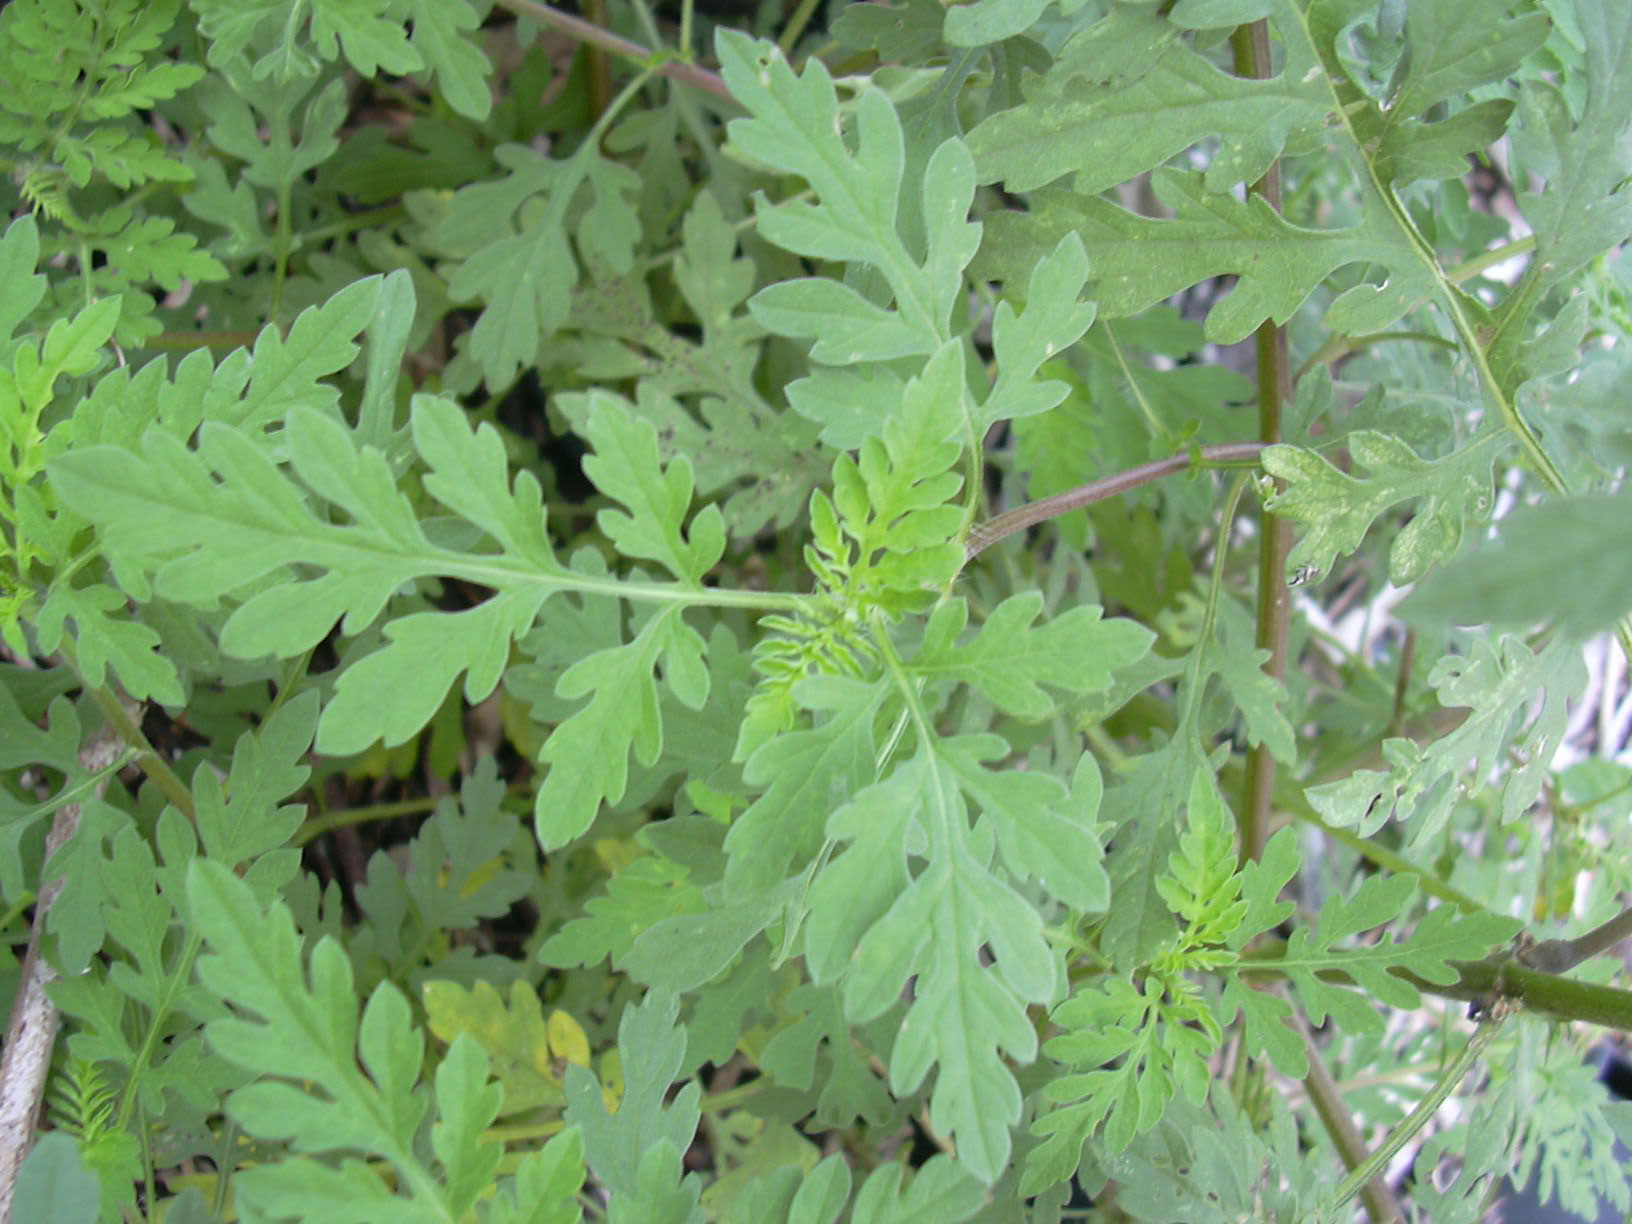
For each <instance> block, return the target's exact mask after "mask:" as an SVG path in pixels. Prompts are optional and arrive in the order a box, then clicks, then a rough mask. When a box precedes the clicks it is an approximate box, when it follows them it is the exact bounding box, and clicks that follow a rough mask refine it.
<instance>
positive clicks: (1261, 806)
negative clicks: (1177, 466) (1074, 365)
mask: <svg viewBox="0 0 1632 1224" xmlns="http://www.w3.org/2000/svg"><path fill="white" fill-rule="evenodd" d="M1233 46H1234V51H1235V71H1236V73H1237V75H1239V76H1244V77H1251V78H1255V79H1259V80H1262V79H1264V78H1267V77H1269V76H1271V75H1272V74H1273V72H1274V62H1273V59H1272V54H1271V50H1270V45H1269V22H1268V21H1254V22H1253V23H1252V24H1250V25H1244V26H1240V27H1238V28H1237V29H1236V31H1235V34H1234V38H1233ZM1250 190H1251V193H1252V194H1253V195H1255V196H1258V197H1259V198H1260V199H1262V200H1263V201H1264V203H1266V204H1268V205H1269V207H1270V208H1271V209H1273V210H1274V211H1275V212H1277V213H1279V212H1280V211H1281V164H1280V161H1279V160H1276V161H1274V162H1271V163H1270V166H1269V169H1268V170H1266V171H1264V176H1263V178H1261V179H1259V180H1258V181H1257V182H1256V183H1254V184H1253V185H1252V187H1251V189H1250ZM1256 345H1257V366H1258V438H1259V440H1260V441H1262V442H1263V443H1264V444H1265V445H1266V446H1268V445H1273V444H1274V443H1277V442H1280V441H1281V440H1282V428H1281V415H1282V409H1283V407H1284V406H1285V405H1286V404H1289V403H1291V401H1292V394H1293V392H1292V359H1291V356H1290V354H1289V352H1288V349H1287V340H1286V329H1285V328H1284V327H1280V326H1277V325H1276V323H1275V321H1274V320H1273V319H1265V320H1264V321H1263V323H1262V324H1261V325H1260V326H1259V328H1258V333H1257V337H1256ZM1284 487H1285V485H1284V482H1280V481H1277V482H1276V488H1277V490H1280V489H1284ZM1260 521H1261V523H1262V527H1263V534H1262V536H1261V542H1260V545H1259V549H1258V615H1257V645H1258V649H1260V650H1267V651H1268V652H1269V657H1268V658H1266V659H1265V660H1264V667H1263V671H1264V674H1265V675H1266V676H1268V677H1269V678H1270V679H1271V680H1273V681H1274V682H1275V684H1276V685H1277V687H1279V686H1280V685H1281V684H1283V683H1284V682H1285V680H1286V639H1287V634H1288V632H1289V624H1290V612H1291V606H1292V601H1291V596H1290V595H1289V593H1288V591H1287V587H1286V582H1285V581H1284V577H1283V576H1284V575H1285V573H1286V558H1287V554H1288V553H1289V552H1290V551H1291V549H1292V524H1291V523H1290V522H1289V521H1288V520H1286V519H1283V518H1281V517H1280V516H1279V515H1276V514H1268V513H1265V514H1264V515H1262V516H1261V519H1260ZM1274 798H1275V757H1274V754H1273V753H1271V752H1270V750H1269V747H1268V746H1267V745H1266V744H1263V743H1259V744H1254V745H1252V746H1251V747H1249V748H1248V749H1247V777H1246V787H1245V790H1244V791H1243V793H1242V796H1241V810H1240V812H1239V813H1238V815H1237V822H1238V824H1239V826H1240V830H1241V850H1240V854H1241V862H1242V863H1243V864H1245V863H1247V862H1250V861H1253V860H1255V859H1257V858H1258V857H1259V856H1260V855H1261V854H1262V853H1263V849H1264V843H1265V842H1266V841H1267V840H1268V832H1267V830H1268V828H1269V819H1270V809H1271V807H1272V806H1273V803H1274Z"/></svg>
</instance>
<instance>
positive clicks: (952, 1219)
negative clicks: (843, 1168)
mask: <svg viewBox="0 0 1632 1224" xmlns="http://www.w3.org/2000/svg"><path fill="white" fill-rule="evenodd" d="M901 1179H902V1170H901V1168H900V1166H898V1165H895V1164H893V1163H892V1164H889V1165H886V1166H883V1167H881V1168H878V1169H874V1170H873V1172H872V1173H871V1174H869V1175H868V1177H867V1180H866V1181H865V1182H863V1183H862V1184H861V1190H860V1191H859V1192H858V1193H857V1194H856V1206H855V1211H854V1213H853V1214H852V1215H851V1219H852V1220H853V1221H854V1222H855V1224H911V1222H912V1221H914V1220H944V1221H946V1224H957V1222H958V1221H960V1220H967V1219H970V1218H971V1217H973V1216H974V1215H975V1213H976V1212H978V1211H979V1210H980V1208H981V1205H982V1203H983V1202H984V1201H985V1197H986V1196H985V1192H984V1189H983V1187H982V1186H981V1185H980V1183H979V1182H977V1181H976V1180H975V1179H974V1178H972V1177H970V1176H969V1175H968V1174H967V1173H966V1172H964V1171H963V1170H962V1169H961V1168H959V1167H958V1163H957V1162H956V1161H954V1160H951V1159H950V1158H948V1157H946V1156H936V1157H933V1158H932V1159H930V1160H929V1161H927V1162H926V1163H925V1164H923V1165H921V1166H920V1167H919V1168H918V1169H916V1170H915V1171H914V1172H913V1173H912V1180H911V1181H910V1182H909V1183H907V1186H906V1188H905V1192H903V1191H902V1186H901Z"/></svg>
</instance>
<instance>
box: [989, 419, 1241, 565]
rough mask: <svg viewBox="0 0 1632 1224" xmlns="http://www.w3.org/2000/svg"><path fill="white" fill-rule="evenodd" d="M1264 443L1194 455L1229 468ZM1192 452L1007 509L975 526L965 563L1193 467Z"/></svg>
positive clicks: (1214, 448) (1205, 448)
mask: <svg viewBox="0 0 1632 1224" xmlns="http://www.w3.org/2000/svg"><path fill="white" fill-rule="evenodd" d="M1263 449H1264V446H1263V443H1261V442H1226V443H1224V444H1222V445H1220V446H1203V447H1200V448H1199V449H1198V450H1197V451H1196V452H1195V456H1196V457H1197V458H1199V459H1200V461H1201V465H1202V466H1204V467H1226V466H1233V465H1238V464H1255V463H1257V462H1258V456H1259V455H1260V454H1262V453H1263ZM1190 462H1191V455H1189V454H1183V455H1172V456H1169V457H1168V458H1166V459H1158V460H1156V461H1155V462H1154V463H1144V464H1140V465H1139V466H1138V467H1135V468H1128V469H1127V470H1126V471H1122V472H1118V473H1116V474H1115V475H1114V476H1105V477H1102V478H1101V479H1099V480H1090V481H1089V482H1088V483H1087V484H1085V485H1078V486H1077V487H1076V488H1074V489H1067V490H1066V491H1065V492H1064V493H1056V494H1054V496H1052V497H1044V498H1040V499H1039V500H1037V501H1034V502H1027V503H1026V504H1025V505H1023V506H1016V507H1015V508H1014V509H1013V510H1005V511H1004V512H1003V513H1002V514H999V515H997V516H996V517H994V518H989V519H987V520H986V521H985V522H984V523H980V524H977V525H976V526H975V527H973V528H972V529H971V530H970V532H969V535H968V536H967V538H966V539H965V540H964V544H963V557H964V561H965V562H969V561H973V560H974V559H975V558H976V557H977V556H979V555H980V554H981V553H982V552H984V551H985V550H986V549H988V548H990V547H991V546H992V545H993V544H996V543H997V542H998V541H999V540H1001V539H1003V537H1005V536H1011V535H1013V534H1014V533H1015V532H1017V531H1024V530H1025V529H1026V528H1027V527H1034V526H1036V525H1037V524H1038V523H1042V522H1047V521H1048V520H1049V519H1051V518H1058V517H1059V516H1060V515H1062V514H1069V513H1070V512H1071V511H1073V510H1080V509H1082V508H1083V507H1084V506H1091V505H1093V504H1094V503H1095V502H1098V501H1104V500H1105V499H1106V498H1108V497H1116V496H1118V495H1119V494H1122V493H1126V492H1128V490H1130V489H1137V488H1138V487H1139V486H1140V485H1146V484H1149V483H1150V482H1151V481H1153V480H1160V479H1161V478H1162V477H1163V476H1171V475H1173V474H1174V473H1175V472H1182V471H1184V469H1185V468H1187V467H1189V466H1190Z"/></svg>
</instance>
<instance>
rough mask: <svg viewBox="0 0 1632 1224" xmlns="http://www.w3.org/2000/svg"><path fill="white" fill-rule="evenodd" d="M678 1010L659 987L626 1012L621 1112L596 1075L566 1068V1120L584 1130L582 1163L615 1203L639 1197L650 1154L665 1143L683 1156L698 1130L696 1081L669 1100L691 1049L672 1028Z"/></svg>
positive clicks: (621, 1024) (620, 1028)
mask: <svg viewBox="0 0 1632 1224" xmlns="http://www.w3.org/2000/svg"><path fill="white" fill-rule="evenodd" d="M678 1012H679V1007H678V1004H677V1002H676V1000H675V997H674V996H673V995H672V994H666V993H664V992H662V991H655V990H654V991H652V992H650V993H649V994H647V996H646V999H645V1001H644V1002H642V1003H641V1004H640V1005H639V1006H638V1007H630V1008H628V1009H627V1010H625V1011H624V1013H623V1017H622V1019H621V1020H620V1021H619V1022H618V1051H619V1053H620V1054H621V1055H622V1056H623V1076H624V1089H623V1097H622V1099H621V1100H620V1101H619V1102H618V1108H617V1112H615V1113H613V1112H609V1111H608V1110H607V1107H606V1102H605V1101H603V1100H602V1099H601V1089H600V1087H599V1086H598V1085H597V1084H596V1082H595V1077H594V1076H592V1075H591V1074H590V1073H589V1072H588V1071H586V1070H584V1068H582V1067H579V1066H569V1067H568V1068H567V1114H566V1117H567V1122H568V1124H569V1125H573V1126H576V1127H578V1128H579V1130H581V1131H582V1132H583V1136H584V1156H585V1159H586V1160H587V1161H588V1162H589V1166H590V1167H591V1168H592V1169H594V1170H595V1174H596V1176H597V1177H599V1178H600V1179H601V1181H602V1182H603V1183H604V1184H605V1185H606V1187H607V1188H608V1189H609V1190H610V1191H611V1192H612V1198H613V1201H614V1202H616V1201H617V1199H618V1198H620V1197H622V1196H628V1197H630V1198H632V1199H637V1200H638V1199H639V1197H640V1195H641V1191H642V1188H643V1184H644V1183H646V1182H647V1178H646V1177H645V1176H643V1170H642V1168H641V1165H642V1160H643V1158H644V1157H645V1155H646V1153H647V1152H648V1151H649V1150H650V1149H652V1148H653V1147H656V1146H658V1145H664V1144H666V1145H667V1146H668V1147H669V1148H670V1149H671V1150H672V1151H673V1152H674V1153H675V1154H676V1157H678V1154H679V1153H681V1152H684V1151H685V1150H686V1149H687V1148H689V1147H690V1146H691V1138H692V1135H693V1134H694V1133H695V1132H696V1130H697V1119H698V1117H699V1110H698V1107H697V1101H698V1098H699V1097H700V1095H701V1089H700V1088H699V1086H698V1085H697V1084H696V1083H695V1082H693V1083H689V1084H687V1085H686V1086H685V1087H683V1088H682V1089H680V1091H679V1092H678V1093H677V1094H675V1096H674V1098H673V1100H672V1101H670V1102H669V1103H668V1104H665V1103H664V1102H665V1100H667V1099H668V1094H669V1087H670V1085H671V1084H672V1083H673V1082H674V1078H675V1075H676V1073H677V1072H678V1071H679V1068H680V1062H681V1059H682V1058H683V1057H684V1056H685V1051H686V1037H685V1033H684V1031H683V1030H681V1029H680V1028H678V1027H677V1026H676V1025H675V1017H676V1016H677V1014H678ZM674 1171H675V1172H676V1173H678V1171H679V1170H678V1161H677V1162H676V1167H675V1170H674Z"/></svg>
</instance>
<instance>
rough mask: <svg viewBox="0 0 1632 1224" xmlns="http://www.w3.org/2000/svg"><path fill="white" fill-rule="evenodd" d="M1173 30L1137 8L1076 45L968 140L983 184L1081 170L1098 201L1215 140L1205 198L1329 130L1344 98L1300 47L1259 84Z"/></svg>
mask: <svg viewBox="0 0 1632 1224" xmlns="http://www.w3.org/2000/svg"><path fill="white" fill-rule="evenodd" d="M948 24H949V27H950V26H951V24H952V23H951V21H950V19H949V22H948ZM1175 34H1176V31H1175V30H1174V29H1173V28H1172V27H1171V26H1169V25H1168V24H1167V21H1166V20H1165V19H1164V18H1162V17H1161V16H1159V15H1158V14H1157V13H1156V12H1155V10H1153V9H1149V8H1145V9H1137V10H1136V9H1133V8H1131V7H1127V8H1120V9H1117V10H1116V11H1115V12H1114V14H1113V15H1112V16H1111V17H1109V18H1106V19H1105V20H1103V21H1100V22H1098V23H1096V24H1094V25H1092V26H1089V27H1088V28H1087V29H1086V30H1083V31H1081V32H1079V33H1078V34H1077V35H1076V36H1075V37H1074V38H1072V39H1071V40H1069V41H1067V43H1066V44H1065V46H1064V47H1062V48H1061V49H1060V53H1059V56H1058V58H1057V59H1056V60H1055V61H1054V63H1053V65H1052V66H1051V67H1050V68H1049V71H1048V73H1047V74H1046V75H1045V76H1044V77H1043V78H1042V80H1041V81H1039V82H1036V83H1035V84H1034V85H1033V86H1032V88H1031V89H1030V90H1029V91H1028V93H1027V95H1026V100H1025V102H1024V103H1022V104H1021V105H1019V106H1015V107H1012V108H1010V109H1008V110H1004V111H1001V112H999V113H998V114H996V115H993V116H991V117H990V118H988V119H986V120H985V121H983V122H982V123H980V124H978V125H977V126H976V127H975V129H974V130H973V131H972V132H971V133H970V134H969V144H970V149H971V151H972V152H973V153H974V155H975V160H976V162H977V164H978V165H979V167H980V171H979V173H980V178H981V181H982V182H993V181H995V180H999V179H1001V180H1002V181H1003V182H1004V184H1005V185H1006V186H1007V187H1008V189H1009V190H1010V191H1030V190H1033V189H1035V188H1038V187H1042V186H1044V185H1046V184H1048V183H1051V182H1053V181H1054V180H1055V179H1057V178H1059V177H1060V176H1061V175H1064V174H1068V173H1072V172H1075V174H1076V181H1075V183H1074V187H1075V190H1076V191H1077V192H1078V193H1079V194H1080V195H1082V196H1092V195H1094V194H1096V193H1098V192H1100V191H1103V190H1105V189H1106V188H1108V187H1112V186H1115V185H1116V184H1118V183H1121V182H1125V181H1126V180H1128V179H1131V178H1134V177H1136V176H1137V175H1138V174H1140V173H1141V172H1143V171H1146V170H1150V169H1154V168H1155V167H1157V166H1160V165H1162V164H1163V163H1164V162H1166V161H1167V160H1168V159H1169V158H1172V157H1174V156H1176V155H1177V154H1179V153H1182V152H1183V151H1184V150H1186V149H1188V148H1190V147H1191V146H1192V145H1194V144H1196V143H1197V142H1199V141H1201V140H1204V139H1206V138H1208V137H1213V136H1216V137H1219V138H1221V142H1222V143H1221V146H1220V147H1219V149H1218V151H1217V152H1216V153H1215V154H1214V155H1213V159H1212V163H1211V165H1210V166H1209V168H1208V170H1207V190H1208V191H1209V192H1220V191H1224V190H1227V189H1228V188H1229V187H1231V186H1233V185H1234V184H1236V183H1246V182H1252V181H1253V180H1255V179H1257V178H1258V177H1260V176H1261V175H1262V174H1263V173H1264V171H1265V170H1266V169H1268V167H1269V165H1270V163H1271V162H1272V161H1274V159H1275V158H1276V157H1277V156H1278V155H1279V154H1280V153H1281V151H1282V150H1283V149H1284V148H1285V147H1286V145H1287V144H1288V142H1294V141H1297V142H1301V141H1304V140H1307V139H1308V138H1309V137H1311V136H1313V135H1315V134H1316V133H1318V132H1320V130H1321V129H1322V128H1323V127H1324V126H1325V124H1326V117H1327V115H1328V113H1329V112H1330V111H1331V110H1332V109H1333V108H1334V99H1333V98H1332V95H1331V91H1330V90H1329V89H1328V88H1327V86H1326V84H1325V80H1324V74H1323V73H1321V72H1320V71H1319V69H1318V65H1317V64H1316V62H1315V60H1314V57H1313V55H1312V54H1310V52H1309V51H1308V50H1307V49H1306V48H1305V46H1304V45H1303V44H1302V42H1301V40H1297V39H1291V40H1288V42H1287V43H1286V45H1285V53H1286V62H1285V64H1284V65H1283V66H1282V68H1281V71H1280V72H1279V73H1278V74H1277V75H1276V76H1274V77H1272V78H1270V79H1268V80H1262V81H1259V80H1247V79H1243V78H1241V77H1235V76H1230V75H1228V74H1227V73H1225V72H1222V71H1220V70H1219V68H1217V67H1216V66H1215V65H1214V64H1213V63H1212V62H1211V61H1210V60H1208V58H1207V57H1205V56H1203V55H1201V54H1199V53H1198V52H1197V51H1195V50H1193V49H1192V48H1191V47H1190V46H1188V45H1187V44H1186V43H1185V42H1183V41H1181V40H1179V39H1177V38H1175V36H1174V35H1175ZM1096 262H1097V248H1096ZM1278 321H1279V320H1278Z"/></svg>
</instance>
